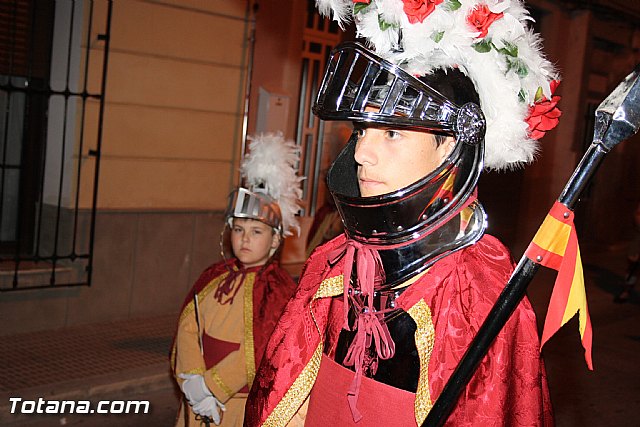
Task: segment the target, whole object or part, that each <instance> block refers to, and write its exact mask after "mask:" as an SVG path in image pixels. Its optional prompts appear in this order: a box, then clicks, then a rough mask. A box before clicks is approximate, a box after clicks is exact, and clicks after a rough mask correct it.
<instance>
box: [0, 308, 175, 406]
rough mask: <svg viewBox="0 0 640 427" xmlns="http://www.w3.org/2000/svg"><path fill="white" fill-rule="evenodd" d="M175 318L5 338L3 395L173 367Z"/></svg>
mask: <svg viewBox="0 0 640 427" xmlns="http://www.w3.org/2000/svg"><path fill="white" fill-rule="evenodd" d="M175 324H176V315H168V316H160V317H153V318H148V319H139V320H135V321H119V322H111V323H103V324H94V325H88V326H82V327H74V328H68V329H64V330H60V331H48V332H38V333H28V334H20V335H14V336H11V337H4V338H3V339H2V341H1V342H2V344H1V345H0V360H1V361H2V363H0V393H9V392H17V391H19V390H24V389H31V388H35V387H40V386H46V385H49V384H55V383H61V382H67V381H73V380H81V379H87V378H90V377H96V376H103V375H108V374H112V373H118V372H121V371H124V370H135V369H136V368H146V367H149V366H151V365H161V364H166V365H167V368H168V366H169V351H170V346H171V341H172V339H173V333H174V330H175Z"/></svg>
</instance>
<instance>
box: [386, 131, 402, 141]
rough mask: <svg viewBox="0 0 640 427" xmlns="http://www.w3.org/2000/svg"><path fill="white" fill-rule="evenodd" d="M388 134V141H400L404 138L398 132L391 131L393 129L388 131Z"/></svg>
mask: <svg viewBox="0 0 640 427" xmlns="http://www.w3.org/2000/svg"><path fill="white" fill-rule="evenodd" d="M386 134H387V138H388V139H398V138H400V137H401V136H402V134H401V133H400V132H398V131H397V130H391V129H389V130H387V131H386Z"/></svg>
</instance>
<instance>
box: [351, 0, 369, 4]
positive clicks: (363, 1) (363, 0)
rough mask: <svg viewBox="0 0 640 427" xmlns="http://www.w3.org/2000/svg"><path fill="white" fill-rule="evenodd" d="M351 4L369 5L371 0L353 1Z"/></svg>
mask: <svg viewBox="0 0 640 427" xmlns="http://www.w3.org/2000/svg"><path fill="white" fill-rule="evenodd" d="M353 3H354V4H355V3H364V4H370V3H371V0H353Z"/></svg>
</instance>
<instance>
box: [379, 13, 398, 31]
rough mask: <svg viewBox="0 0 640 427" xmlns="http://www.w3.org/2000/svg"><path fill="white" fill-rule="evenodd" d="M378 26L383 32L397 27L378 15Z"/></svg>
mask: <svg viewBox="0 0 640 427" xmlns="http://www.w3.org/2000/svg"><path fill="white" fill-rule="evenodd" d="M378 26H379V27H380V29H381V30H382V31H386V30H388V29H389V28H393V27H395V25H393V24H390V23H389V22H387V21H385V20H384V19H382V17H381V16H380V15H378Z"/></svg>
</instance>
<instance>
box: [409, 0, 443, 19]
mask: <svg viewBox="0 0 640 427" xmlns="http://www.w3.org/2000/svg"><path fill="white" fill-rule="evenodd" d="M442 1H443V0H402V3H404V7H403V9H404V13H406V14H407V18H409V22H410V23H412V24H416V23H418V22H422V21H424V20H425V18H426V17H427V16H429V15H431V12H433V11H434V10H435V9H436V6H437V5H439V4H440V3H442Z"/></svg>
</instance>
